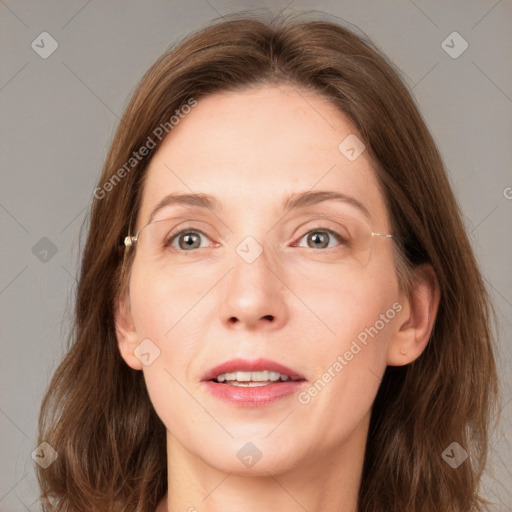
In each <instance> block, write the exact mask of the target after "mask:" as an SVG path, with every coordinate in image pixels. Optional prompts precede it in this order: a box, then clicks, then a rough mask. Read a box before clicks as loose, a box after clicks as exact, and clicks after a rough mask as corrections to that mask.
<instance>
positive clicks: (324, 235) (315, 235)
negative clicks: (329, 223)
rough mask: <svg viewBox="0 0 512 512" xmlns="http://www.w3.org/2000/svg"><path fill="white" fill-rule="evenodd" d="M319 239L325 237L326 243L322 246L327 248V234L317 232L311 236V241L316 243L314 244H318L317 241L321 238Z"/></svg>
mask: <svg viewBox="0 0 512 512" xmlns="http://www.w3.org/2000/svg"><path fill="white" fill-rule="evenodd" d="M319 237H320V238H322V237H323V239H324V240H323V242H324V243H323V244H322V247H327V245H326V244H325V242H326V241H327V236H326V234H325V233H322V232H320V231H315V232H314V233H312V234H311V235H310V240H312V241H314V242H315V243H316V241H318V238H319ZM313 239H316V240H313ZM320 242H321V240H320ZM316 246H317V247H318V244H317V245H316Z"/></svg>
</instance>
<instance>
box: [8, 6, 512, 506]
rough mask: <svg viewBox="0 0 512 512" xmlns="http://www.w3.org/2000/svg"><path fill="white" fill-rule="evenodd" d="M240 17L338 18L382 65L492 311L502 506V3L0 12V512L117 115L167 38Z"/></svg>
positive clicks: (29, 446)
mask: <svg viewBox="0 0 512 512" xmlns="http://www.w3.org/2000/svg"><path fill="white" fill-rule="evenodd" d="M240 9H258V11H259V12H264V11H265V9H271V10H272V11H274V12H277V11H279V10H281V9H284V11H285V12H296V11H303V10H311V9H316V10H318V11H323V12H326V13H329V14H330V15H335V16H338V17H339V18H343V19H344V20H346V21H347V24H348V23H349V22H350V23H353V24H355V25H356V27H358V28H359V29H360V30H362V31H363V32H365V33H366V34H367V35H368V36H369V37H370V38H371V39H372V40H373V41H374V42H375V43H376V44H377V45H378V46H379V47H380V48H381V49H382V50H383V51H384V52H385V53H386V54H387V55H388V56H389V57H390V58H391V60H392V61H394V62H395V63H396V65H397V66H398V67H399V69H400V70H401V72H402V76H403V78H404V80H405V81H406V83H407V84H408V86H409V87H410V88H411V89H412V92H413V94H414V96H415V98H416V100H417V102H418V103H419V106H420V109H421V111H422V113H423V115H424V117H425V120H426V122H427V124H428V126H429V128H430V129H431V131H432V133H433V135H434V138H435V140H436V141H437V143H438V146H439V148H440V150H441V153H442V155H443V157H444V160H445V162H446V165H447V168H448V171H449V177H450V180H451V182H452V185H453V188H454V191H455V194H456V196H457V198H458V200H459V202H460V205H461V208H462V211H463V212H464V217H465V221H466V225H467V226H468V231H469V232H470V234H471V235H470V236H471V240H472V243H473V246H474V249H475V252H476V254H477V257H478V259H479V261H480V264H481V268H482V271H483V274H484V276H485V279H486V282H487V285H488V287H489V290H490V291H491V293H492V296H493V298H494V300H495V305H496V309H497V311H498V316H499V332H498V336H499V342H500V353H499V366H500V373H501V376H502V381H501V382H502V393H503V404H502V405H503V409H502V418H503V419H502V424H501V427H500V430H499V431H498V432H497V433H496V435H495V436H494V437H493V441H492V452H491V459H490V464H489V468H488V472H487V476H486V479H485V486H484V494H485V495H486V496H487V497H488V498H489V499H490V500H492V501H493V502H495V503H496V505H495V508H494V510H497V511H498V510H500V511H501V510H512V494H511V490H510V482H511V481H512V479H511V477H512V474H511V468H512V450H511V443H510V440H511V426H510V425H511V417H512V402H511V388H512V376H511V372H510V365H511V360H512V354H511V343H510V342H511V335H510V328H511V325H512V272H511V266H510V260H511V257H510V253H511V249H512V243H511V236H510V234H511V233H512V229H511V228H512V222H511V219H512V199H511V197H512V189H510V188H508V187H512V173H511V168H512V166H511V163H512V144H511V141H512V115H511V114H512V58H511V49H512V30H511V26H512V2H511V1H510V0H500V1H496V0H492V1H484V0H480V1H476V0H472V1H468V0H459V1H452V2H450V3H449V4H448V3H447V2H444V1H426V0H414V1H412V0H395V1H388V2H385V3H384V2H377V1H359V2H355V1H354V2H351V1H339V0H338V1H318V2H293V1H292V2H290V3H288V4H286V3H284V2H274V3H272V4H269V3H268V2H250V1H245V2H242V1H238V2H234V1H225V0H191V1H189V2H185V1H184V0H183V1H174V2H173V1H171V2H169V1H163V0H152V1H148V2H144V3H143V2H135V1H133V0H130V1H121V0H117V1H110V2H108V3H107V2H100V1H99V0H90V1H87V0H73V1H67V2H64V1H60V2H58V1H49V0H45V1H35V0H33V1H24V2H16V1H14V0H5V1H1V0H0V23H1V28H0V30H1V32H0V34H1V43H0V48H1V76H0V104H1V112H2V116H1V121H0V130H1V138H0V140H1V157H0V158H1V167H0V168H1V173H2V175H1V184H2V186H1V189H0V220H1V243H0V255H1V266H0V306H1V316H0V332H1V339H2V345H1V357H0V369H1V371H0V379H1V381H0V384H1V388H0V389H1V403H0V432H1V436H0V446H1V461H2V464H0V511H1V512H3V511H26V510H31V511H35V510H39V507H38V505H37V503H35V502H34V500H35V499H36V497H37V492H38V490H37V485H36V481H35V476H34V472H33V469H32V464H33V461H32V459H31V452H32V450H33V449H34V448H35V438H36V437H35V436H36V426H37V415H38V411H39V406H40V402H41V399H42V396H43V392H44V389H45V388H46V385H47V384H48V381H49V378H50V375H51V374H52V372H53V371H54V370H55V368H56V367H57V364H58V362H59V360H60V358H61V357H62V354H63V352H64V348H65V341H66V340H65V336H66V334H67V332H68V328H69V322H70V318H71V316H70V313H71V312H72V301H73V294H74V292H75V286H76V280H75V275H76V271H77V268H78V261H79V252H80V251H79V246H78V235H79V231H80V226H81V224H82V222H83V219H84V218H85V216H86V214H87V209H88V207H89V205H90V203H91V200H92V197H93V196H92V194H93V190H94V187H95V185H96V181H97V178H98V176H99V173H100V170H101V167H102V164H103V160H104V158H105V155H106V152H107V148H108V146H109V143H110V140H111V137H112V135H113V132H114V129H115V127H116V125H117V123H118V120H119V117H120V115H121V113H122V109H123V107H124V106H125V105H126V102H127V100H128V98H129V96H130V94H131V93H132V92H133V90H134V87H135V85H136V83H137V82H138V80H139V79H140V78H141V76H142V74H143V73H144V71H145V70H146V69H147V68H148V67H149V66H150V65H151V64H152V63H153V62H154V60H155V59H156V58H157V57H158V56H159V55H160V54H161V53H162V52H164V51H165V50H166V48H167V47H168V46H169V45H170V44H172V43H174V41H175V40H176V39H177V38H181V37H182V36H184V35H186V34H187V33H189V32H190V31H191V30H194V29H197V28H200V27H202V26H204V25H205V24H207V23H208V22H209V21H211V20H213V19H214V18H217V17H218V16H221V15H225V14H227V13H230V12H233V11H238V10H240ZM340 21H341V20H340ZM348 26H350V25H348ZM353 28H354V27H353ZM43 31H46V32H48V33H49V34H51V36H52V37H53V38H54V39H55V40H56V41H57V42H58V45H59V46H58V48H57V50H56V51H55V52H54V53H53V54H52V55H51V56H49V57H48V58H47V59H43V58H41V57H40V56H39V55H38V54H37V53H36V51H34V50H33V48H32V47H31V43H32V42H33V41H34V40H35V41H36V42H37V41H38V40H39V41H40V39H38V36H39V35H40V34H41V33H42V32H43ZM454 31H456V32H458V33H459V34H460V35H461V36H462V37H463V38H464V39H465V40H466V41H467V42H468V44H469V46H468V48H467V50H466V51H465V52H464V53H462V54H461V55H460V56H459V57H458V58H452V57H451V56H450V55H449V54H448V53H447V52H446V51H445V50H444V49H443V47H442V46H441V43H442V42H443V41H444V40H445V39H446V38H447V36H448V35H449V34H451V33H452V32H454ZM448 44H450V45H452V46H455V49H458V48H461V47H460V44H459V42H454V43H453V44H452V43H448ZM45 48H46V49H48V45H46V46H45ZM506 196H508V199H507V197H506ZM43 237H46V238H47V239H49V240H50V241H51V243H50V242H48V240H46V239H45V240H43V241H41V239H42V238H43ZM41 248H42V249H43V250H44V249H48V250H49V251H50V252H48V253H47V254H44V253H43V252H41V250H42V249H41ZM52 248H53V251H55V250H56V251H57V252H56V253H55V254H53V253H52ZM45 260H46V261H45Z"/></svg>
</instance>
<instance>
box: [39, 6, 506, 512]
mask: <svg viewBox="0 0 512 512" xmlns="http://www.w3.org/2000/svg"><path fill="white" fill-rule="evenodd" d="M282 83H286V84H290V85H292V86H293V87H295V88H296V89H298V90H309V91H314V92H316V93H317V94H319V95H321V96H323V97H325V98H327V99H329V100H330V101H331V102H332V104H333V105H335V106H336V107H337V108H338V109H339V110H340V111H341V112H343V113H344V114H345V115H346V116H347V117H348V119H349V120H350V121H351V122H352V123H353V125H354V126H355V127H356V128H357V130H358V132H359V135H360V136H361V137H362V139H363V141H364V143H365V145H366V150H367V152H368V156H369V157H371V159H372V161H373V162H374V166H375V170H376V173H377V176H378V179H379V183H380V184H381V186H382V190H383V192H384V195H385V199H386V202H387V206H388V209H389V212H390V218H391V222H392V228H393V231H394V233H396V235H397V236H398V238H399V239H400V240H403V241H404V242H403V247H402V253H403V255H404V256H403V262H404V263H405V267H407V268H409V269H412V268H414V267H415V266H417V265H420V264H422V263H430V264H431V265H432V267H433V269H434V271H435V273H436V275H437V279H438V282H439V286H440V291H441V299H440V304H439V310H438V314H437V319H436V322H435V327H434V330H433V332H432V335H431V338H430V340H429V343H428V345H427V347H426V349H425V350H424V352H423V353H422V355H421V356H420V357H419V358H418V359H417V360H416V361H414V362H413V363H411V364H409V365H407V366H401V367H389V366H388V368H387V369H386V371H385V374H384V377H383V380H382V383H381V386H380V388H379V391H378V394H377V397H376V400H375V403H374V406H373V411H372V417H371V423H370V431H369V436H368V440H367V446H366V452H365V461H364V468H363V478H362V483H361V487H360V492H359V508H358V510H359V512H371V511H372V512H384V511H386V512H388V511H390V510H392V511H394V512H400V511H407V512H420V511H425V512H426V511H428V512H432V511H433V510H435V511H470V510H475V511H481V510H485V503H486V501H485V500H484V499H483V498H481V497H480V496H479V495H478V487H479V482H480V477H481V474H482V471H483V469H484V466H485V461H486V455H487V450H488V435H489V429H490V420H491V418H492V413H493V411H494V410H495V407H496V404H497V399H498V392H497V377H496V368H495V359H494V350H495V348H494V343H495V342H494V340H493V335H492V329H491V327H492V325H491V324H492V322H491V321H492V320H494V317H493V314H494V312H493V308H492V305H491V303H490V300H489V297H488V295H487V292H486V289H485V286H484V284H483V281H482V277H481V275H480V273H479V270H478V267H477V264H476V261H475V258H474V256H473V253H472V249H471V246H470V243H469V240H468V237H467V235H466V232H465V229H464V226H463V223H462V222H461V214H460V211H459V208H458V206H457V203H456V200H455V198H454V195H453V193H452V191H451V189H450V186H449V182H448V180H447V177H446V174H445V170H444V166H443V162H442V160H441V157H440V154H439V152H438V149H437V148H436V145H435V142H434V141H433V139H432V136H431V135H430V133H429V131H428V129H427V127H426V125H425V123H424V121H423V119H422V117H421V114H420V113H419V110H418V108H417V107H416V105H415V102H414V100H413V98H412V97H411V95H410V93H409V91H408V89H407V88H406V86H405V85H404V83H403V82H402V80H401V79H400V78H399V72H398V71H397V70H396V69H395V68H394V66H393V64H392V63H390V62H389V61H388V60H387V58H386V57H385V56H383V55H382V54H381V53H380V51H379V50H378V49H377V48H376V47H375V46H374V45H373V44H372V43H371V42H370V41H368V40H366V38H364V37H362V36H359V35H356V34H355V33H354V32H353V31H351V30H348V29H346V28H344V27H343V26H341V25H340V24H337V23H332V22H329V21H324V20H307V21H303V20H302V21H300V20H299V21H295V20H290V19H286V18H282V17H280V18H274V19H272V20H270V21H264V20H262V19H256V18H254V17H251V16H245V15H244V17H242V18H240V17H238V18H232V19H228V20H227V21H226V20H222V21H220V22H216V23H215V24H213V25H211V26H209V27H207V28H205V29H203V30H201V31H198V32H196V33H195V34H193V35H192V36H190V37H188V38H186V39H185V40H184V41H182V42H180V44H178V45H177V46H176V47H174V48H173V49H171V50H169V51H168V52H166V53H165V54H164V55H162V56H161V57H160V58H159V59H158V60H157V61H156V62H155V63H154V65H153V66H152V67H151V68H150V69H149V70H148V71H147V73H146V74H145V75H144V77H143V78H142V80H141V82H140V83H139V85H138V87H137V89H136V90H135V92H134V94H133V97H132V98H131V101H130V102H129V104H128V106H127V108H126V111H125V113H124V115H123V117H122V119H121V122H120V124H119V127H118V129H117V132H116V134H115V137H114V139H113V141H112V144H111V147H110V150H109V152H108V156H107V158H106V162H105V165H104V168H103V172H102V175H101V178H100V180H99V184H98V187H103V186H104V185H105V184H106V183H107V182H108V181H109V180H112V177H113V176H114V174H116V172H118V170H119V169H121V168H122V167H123V165H125V164H126V163H127V162H129V161H130V158H132V157H133V155H134V154H135V152H137V151H138V150H139V149H140V148H141V147H142V146H143V145H145V144H146V142H147V140H148V137H151V136H152V134H153V132H154V130H155V128H156V127H158V126H160V125H161V124H162V123H166V122H168V121H169V119H170V118H171V116H172V115H173V113H174V112H175V111H176V110H179V109H180V108H181V107H182V106H183V105H185V104H186V103H187V101H188V100H190V99H191V98H193V99H195V100H196V101H197V100H200V99H201V98H202V97H205V96H207V95H209V94H212V93H215V92H220V91H228V90H236V89H238V90H240V89H244V88H247V87H253V86H258V85H260V84H282ZM153 139H155V137H154V135H153ZM158 147H159V143H158V144H157V145H156V147H155V148H154V149H153V150H152V151H150V152H149V154H148V155H146V156H145V157H143V158H140V160H139V159H137V161H136V162H135V163H134V162H133V161H132V162H131V164H133V165H131V164H130V165H131V166H132V167H133V168H131V169H129V172H126V173H123V174H124V176H123V177H122V179H119V180H117V181H116V182H115V183H114V185H113V186H111V187H108V189H109V191H108V193H105V194H102V197H101V198H98V197H99V194H97V195H98V197H97V198H96V199H95V200H93V203H92V210H91V215H90V225H89V234H88V238H87V242H86V245H85V248H84V252H83V260H82V266H81V271H80V279H79V285H78V289H77V296H76V305H75V308H76V309H75V317H76V318H75V322H74V328H73V331H72V333H71V335H70V340H69V342H68V351H67V354H66V356H65V357H64V359H63V361H62V362H61V363H60V366H59V367H58V369H57V370H56V372H55V374H54V375H53V378H52V380H51V382H50V384H49V387H48V390H47V393H46V395H45V397H44V400H43V402H42V405H41V411H40V417H39V439H38V442H39V443H41V442H43V441H46V442H48V443H49V444H50V445H51V446H52V447H53V448H54V449H55V450H56V451H57V452H58V458H57V460H56V461H55V462H53V464H51V465H50V466H49V467H48V468H47V469H42V468H40V467H36V470H37V476H38V480H39V484H40V487H41V491H42V492H41V501H42V504H43V509H44V510H45V511H69V512H71V511H79V510H80V511H90V510H95V511H103V510H105V511H106V510H109V511H126V512H128V511H133V512H135V511H137V512H154V510H155V507H156V505H157V503H158V501H159V500H160V499H161V498H162V497H163V495H164V494H165V492H166V490H167V468H166V464H167V461H166V439H165V427H164V425H163V424H162V422H161V421H160V419H159V418H158V416H157V415H156V413H155V411H154V408H153V406H152V404H151V402H150V400H149V396H148V393H147V390H146V386H145V382H144V377H143V374H142V372H140V371H135V370H132V369H131V368H130V367H129V366H128V365H127V364H126V363H125V362H124V360H123V359H122V358H121V356H120V353H119V351H118V347H117V340H116V335H115V327H114V306H115V303H116V299H117V298H118V297H119V294H120V293H122V292H123V289H124V287H125V286H126V283H127V279H128V277H129V274H128V270H129V267H130V255H128V257H127V260H126V261H124V263H125V264H124V265H123V253H122V250H120V244H119V240H120V238H122V237H123V236H124V235H126V234H127V232H128V229H129V227H130V225H132V223H133V219H134V218H135V217H136V215H137V212H138V210H139V206H140V202H141V194H142V189H143V182H144V176H145V170H146V169H147V166H148V163H149V161H150V159H151V156H152V155H153V154H154V152H155V151H156V150H157V149H158ZM125 169H126V166H125ZM111 183H113V182H112V181H111ZM102 190H106V188H103V189H102ZM95 195H96V194H95ZM103 196H104V197H103ZM132 252H133V251H132ZM399 275H402V273H400V272H399ZM452 442H457V443H459V444H460V445H461V446H462V447H463V448H464V449H465V450H467V452H468V453H469V459H468V461H466V462H465V463H463V464H462V465H460V466H459V467H458V468H457V469H456V470H455V469H452V468H451V467H450V466H449V465H448V464H447V463H446V462H445V461H444V460H443V458H442V457H441V454H442V452H443V451H444V450H445V449H446V448H447V447H448V446H449V445H450V444H451V443H452Z"/></svg>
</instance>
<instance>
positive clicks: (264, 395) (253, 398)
mask: <svg viewBox="0 0 512 512" xmlns="http://www.w3.org/2000/svg"><path fill="white" fill-rule="evenodd" d="M305 382H306V381H305V380H291V381H281V382H273V383H272V384H267V385H265V386H254V387H242V386H231V385H229V384H221V383H219V382H214V381H212V380H208V381H205V385H206V387H207V388H208V390H209V391H210V393H212V394H213V395H214V396H216V397H217V398H220V399H221V400H224V401H226V402H229V403H231V404H233V405H240V406H245V407H258V406H261V405H267V404H270V403H272V402H275V401H277V400H279V399H282V398H284V397H286V396H289V395H292V394H293V393H297V392H298V391H299V390H300V389H301V388H302V387H303V386H304V384H305Z"/></svg>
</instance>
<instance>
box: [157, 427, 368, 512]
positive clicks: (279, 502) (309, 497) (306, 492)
mask: <svg viewBox="0 0 512 512" xmlns="http://www.w3.org/2000/svg"><path fill="white" fill-rule="evenodd" d="M365 423H366V424H365V425H364V427H365V428H358V429H356V431H354V432H353V434H352V437H351V438H350V439H348V440H346V441H345V442H344V443H343V444H342V445H340V446H337V447H334V448H333V447H329V448H326V449H325V450H317V449H315V448H312V449H311V450H310V451H308V452H307V453H304V455H303V456H302V457H301V458H300V459H299V460H298V461H297V459H294V461H293V466H292V467H285V463H283V465H282V467H280V466H274V467H273V468H270V467H267V468H265V467H263V465H261V466H260V468H259V470H258V472H257V473H256V472H255V470H256V469H257V468H258V465H255V466H254V467H253V469H252V470H251V472H249V473H245V474H240V473H239V472H238V467H237V466H234V467H232V468H231V467H229V466H227V467H222V468H220V466H221V464H218V465H215V466H214V465H213V464H208V463H207V462H205V460H203V459H201V458H199V457H198V456H197V455H195V454H193V453H191V452H190V451H189V450H187V449H186V448H185V447H183V445H181V444H180V443H179V442H178V441H177V439H176V438H175V437H174V436H173V435H172V434H171V433H170V432H169V431H168V432H167V459H168V495H167V496H166V497H165V498H164V500H162V503H161V505H162V510H163V511H165V512H176V511H187V512H219V511H223V512H232V511H237V510H244V512H260V511H261V510H282V511H283V512H304V511H307V512H330V511H337V512H357V497H358V492H359V487H360V483H361V474H362V468H363V459H364V449H365V444H366V436H367V432H368V423H367V422H365ZM359 427H362V425H360V426H359ZM260 462H261V461H260ZM286 462H288V461H286ZM158 511H160V507H159V508H158Z"/></svg>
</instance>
